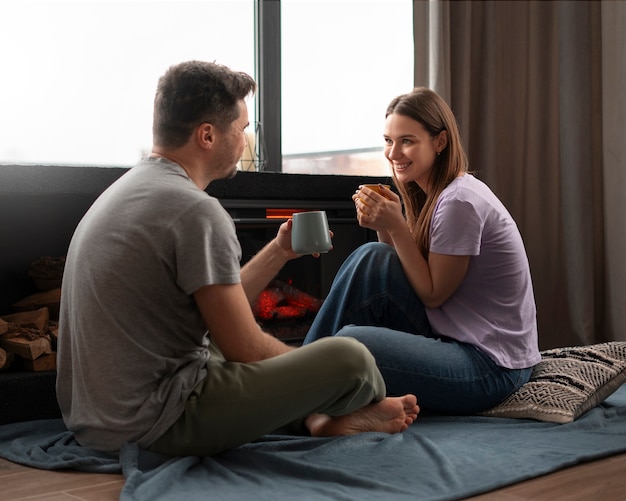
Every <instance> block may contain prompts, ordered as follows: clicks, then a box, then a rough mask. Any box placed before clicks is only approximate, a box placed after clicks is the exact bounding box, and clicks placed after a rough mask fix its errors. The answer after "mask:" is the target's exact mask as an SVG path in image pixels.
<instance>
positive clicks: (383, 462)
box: [0, 386, 626, 501]
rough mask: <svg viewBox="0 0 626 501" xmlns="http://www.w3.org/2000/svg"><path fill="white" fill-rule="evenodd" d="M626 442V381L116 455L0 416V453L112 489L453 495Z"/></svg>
mask: <svg viewBox="0 0 626 501" xmlns="http://www.w3.org/2000/svg"><path fill="white" fill-rule="evenodd" d="M622 452H626V386H623V387H621V388H620V389H619V390H617V391H616V392H615V393H614V394H613V395H611V396H610V397H609V398H608V399H607V400H606V401H605V402H604V403H602V404H601V405H599V406H597V407H595V408H593V409H592V410H591V411H589V412H588V413H586V414H584V415H583V416H581V417H580V418H579V419H577V420H576V421H574V422H571V423H566V424H555V423H546V422H538V421H533V420H525V419H512V418H493V417H482V416H460V417H450V416H420V418H419V419H418V420H417V421H416V422H415V423H414V424H413V425H412V426H411V427H410V428H409V429H408V430H407V431H405V432H403V433H399V434H395V435H387V434H384V433H363V434H360V435H354V436H349V437H339V438H311V437H301V436H293V435H282V434H272V435H267V436H265V437H263V438H262V439H260V440H258V441H256V442H253V443H250V444H246V445H244V446H241V447H238V448H237V449H234V450H231V451H228V452H224V453H222V454H219V455H217V456H214V457H183V458H167V457H164V456H160V455H157V454H153V453H150V452H148V451H144V450H141V449H139V448H138V447H137V446H136V445H135V444H127V445H125V446H124V448H123V449H122V451H121V453H120V457H119V458H118V457H113V456H110V455H107V454H103V453H100V452H97V451H93V450H89V449H86V448H82V447H80V446H78V445H77V443H76V441H75V440H74V438H73V435H72V434H71V433H69V432H68V431H67V430H66V429H65V428H64V427H63V424H62V422H61V421H59V420H46V421H32V422H28V423H18V424H10V425H4V426H1V427H0V456H2V457H4V458H6V459H9V460H11V461H14V462H17V463H21V464H26V465H28V466H33V467H36V468H45V469H60V468H72V469H77V470H82V471H92V472H93V471H100V472H107V473H112V472H119V471H120V468H122V470H123V473H124V475H125V477H126V483H125V485H124V488H123V490H122V493H121V497H120V499H121V500H122V501H130V500H133V501H137V500H140V501H143V500H146V501H154V500H158V501H161V500H164V501H167V500H172V501H179V500H180V499H188V500H195V499H216V500H231V499H232V500H237V501H239V500H241V499H248V498H254V499H258V500H264V499H267V500H271V501H282V500H289V501H292V500H293V499H311V498H315V499H316V500H318V499H320V500H323V499H333V500H340V499H345V500H352V499H359V500H363V501H369V500H372V501H374V500H376V501H378V500H380V499H394V501H396V500H399V501H402V500H405V499H406V500H409V499H410V500H412V501H413V500H415V499H420V500H453V499H461V498H464V497H469V496H473V495H477V494H480V493H483V492H487V491H490V490H493V489H497V488H500V487H504V486H506V485H509V484H511V483H515V482H519V481H522V480H526V479H529V478H533V477H536V476H539V475H543V474H546V473H549V472H552V471H556V470H558V469H561V468H564V467H567V466H571V465H574V464H577V463H581V462H585V461H591V460H594V459H598V458H601V457H605V456H609V455H612V454H618V453H622Z"/></svg>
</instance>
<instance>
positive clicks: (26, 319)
mask: <svg viewBox="0 0 626 501" xmlns="http://www.w3.org/2000/svg"><path fill="white" fill-rule="evenodd" d="M1 318H2V320H4V321H5V322H9V323H12V324H17V325H18V326H22V327H23V326H29V325H34V326H35V327H37V329H39V332H40V333H41V334H42V335H43V334H45V333H46V331H47V330H48V322H49V321H50V311H49V310H48V308H39V309H38V310H32V311H21V312H19V313H11V314H10V315H3V316H2V317H1ZM11 330H14V328H9V329H8V331H7V332H9V331H11Z"/></svg>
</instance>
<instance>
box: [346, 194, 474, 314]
mask: <svg viewBox="0 0 626 501" xmlns="http://www.w3.org/2000/svg"><path fill="white" fill-rule="evenodd" d="M353 199H354V201H355V205H356V208H357V219H358V221H359V224H360V225H361V226H363V227H365V228H370V229H372V230H375V231H377V232H379V240H380V236H384V238H388V239H389V240H390V242H385V243H391V245H393V246H394V247H395V249H396V252H397V253H398V257H399V258H400V262H401V263H402V267H403V269H404V272H405V273H406V276H407V278H408V280H409V282H410V283H411V285H412V287H413V289H414V290H415V292H416V293H417V295H418V296H419V297H420V299H421V300H422V302H423V303H424V304H425V305H426V306H428V307H430V308H436V307H438V306H440V305H441V304H443V303H444V302H445V301H446V300H447V299H448V298H449V297H450V296H451V295H452V294H453V293H454V291H455V290H456V289H457V288H458V287H459V285H460V284H461V282H462V281H463V278H464V277H465V273H466V272H467V267H468V265H469V256H449V255H444V254H434V253H431V254H430V255H429V256H428V261H427V260H426V259H424V257H423V256H422V253H421V252H420V250H419V248H418V246H417V244H416V243H415V240H414V239H413V236H412V235H411V233H410V231H409V228H408V226H407V224H406V220H405V219H404V216H403V214H402V206H401V203H400V198H399V197H398V196H397V195H396V194H395V193H392V192H391V191H389V193H388V194H386V196H382V195H380V194H378V193H376V192H375V191H373V190H370V189H368V188H362V189H360V190H359V191H358V192H357V193H356V194H355V195H354V196H353ZM381 241H383V240H381Z"/></svg>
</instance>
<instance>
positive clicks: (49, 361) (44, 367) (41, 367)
mask: <svg viewBox="0 0 626 501" xmlns="http://www.w3.org/2000/svg"><path fill="white" fill-rule="evenodd" d="M22 365H23V366H24V369H25V370H27V371H33V372H39V371H53V370H56V368H57V354H56V352H54V351H53V352H52V353H50V354H48V355H41V356H40V357H38V358H36V359H35V360H28V359H24V360H23V364H22Z"/></svg>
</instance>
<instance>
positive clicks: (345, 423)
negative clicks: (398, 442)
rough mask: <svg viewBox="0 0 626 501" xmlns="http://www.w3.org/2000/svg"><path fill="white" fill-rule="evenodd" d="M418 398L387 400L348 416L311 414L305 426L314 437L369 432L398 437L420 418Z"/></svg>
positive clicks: (405, 397) (406, 397)
mask: <svg viewBox="0 0 626 501" xmlns="http://www.w3.org/2000/svg"><path fill="white" fill-rule="evenodd" d="M419 411H420V409H419V407H418V405H417V398H416V397H415V395H410V394H407V395H404V396H402V397H387V398H385V399H384V400H381V401H380V402H374V403H373V404H370V405H367V406H365V407H362V408H361V409H359V410H357V411H355V412H353V413H352V414H348V415H346V416H328V415H326V414H312V415H311V416H309V417H308V418H307V419H306V421H305V423H306V426H307V428H308V429H309V431H310V432H311V435H312V436H314V437H334V436H339V435H354V434H356V433H363V432H366V431H380V432H384V433H398V432H401V431H404V430H406V429H407V428H408V427H409V426H410V425H411V424H412V423H413V421H415V419H416V418H417V415H418V414H419Z"/></svg>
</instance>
